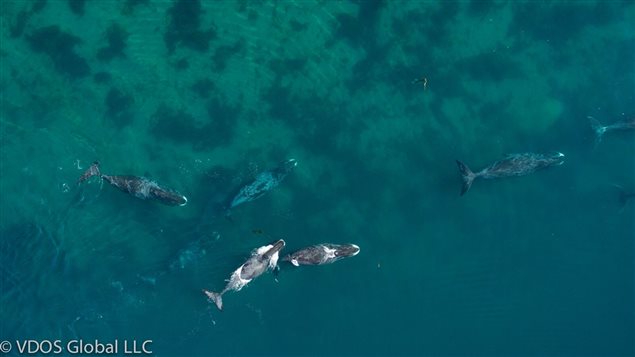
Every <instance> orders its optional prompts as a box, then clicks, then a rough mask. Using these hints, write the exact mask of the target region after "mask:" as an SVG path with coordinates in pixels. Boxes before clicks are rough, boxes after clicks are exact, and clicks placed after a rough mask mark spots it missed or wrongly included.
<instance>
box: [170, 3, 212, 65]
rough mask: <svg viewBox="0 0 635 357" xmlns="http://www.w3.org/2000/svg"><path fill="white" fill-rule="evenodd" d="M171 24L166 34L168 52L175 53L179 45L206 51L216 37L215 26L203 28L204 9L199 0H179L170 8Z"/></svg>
mask: <svg viewBox="0 0 635 357" xmlns="http://www.w3.org/2000/svg"><path fill="white" fill-rule="evenodd" d="M168 13H169V15H170V25H169V26H168V28H167V31H166V33H165V35H164V36H163V38H164V40H165V46H166V47H167V49H168V53H169V54H172V53H174V50H175V49H176V47H177V46H183V47H185V48H189V49H191V50H194V51H198V52H206V51H207V50H208V49H209V43H210V41H211V40H213V39H214V38H215V37H216V31H215V30H214V28H209V29H207V30H202V29H201V28H200V27H201V15H203V14H204V11H203V9H202V7H201V3H200V1H198V0H179V1H177V2H176V3H175V4H174V6H173V7H172V8H170V10H168Z"/></svg>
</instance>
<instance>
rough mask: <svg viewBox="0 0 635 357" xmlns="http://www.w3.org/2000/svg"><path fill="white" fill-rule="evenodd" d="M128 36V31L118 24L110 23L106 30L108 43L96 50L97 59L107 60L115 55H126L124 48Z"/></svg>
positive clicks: (121, 56)
mask: <svg viewBox="0 0 635 357" xmlns="http://www.w3.org/2000/svg"><path fill="white" fill-rule="evenodd" d="M127 38H128V32H126V30H124V29H123V27H121V26H119V25H118V24H112V25H110V27H109V28H108V30H107V31H106V39H107V41H108V45H107V46H106V47H103V48H101V49H100V50H99V51H98V52H97V59H99V60H100V61H104V62H109V61H111V60H112V59H113V58H115V57H120V58H123V57H126V55H125V54H124V50H125V49H126V39H127Z"/></svg>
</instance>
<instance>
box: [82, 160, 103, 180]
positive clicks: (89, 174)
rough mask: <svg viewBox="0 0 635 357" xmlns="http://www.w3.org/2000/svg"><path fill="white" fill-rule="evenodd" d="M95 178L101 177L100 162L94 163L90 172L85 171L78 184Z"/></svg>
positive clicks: (89, 169)
mask: <svg viewBox="0 0 635 357" xmlns="http://www.w3.org/2000/svg"><path fill="white" fill-rule="evenodd" d="M93 176H101V172H100V171H99V161H95V162H93V164H92V165H90V167H89V168H88V170H86V171H84V173H83V174H82V175H81V176H80V177H79V180H77V183H78V184H80V183H82V182H84V181H86V180H88V179H89V178H91V177H93Z"/></svg>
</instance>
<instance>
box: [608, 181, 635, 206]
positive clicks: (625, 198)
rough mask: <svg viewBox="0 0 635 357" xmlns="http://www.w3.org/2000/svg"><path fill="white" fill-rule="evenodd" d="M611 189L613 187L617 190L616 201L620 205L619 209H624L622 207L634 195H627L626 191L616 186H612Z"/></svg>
mask: <svg viewBox="0 0 635 357" xmlns="http://www.w3.org/2000/svg"><path fill="white" fill-rule="evenodd" d="M613 187H615V188H616V189H617V192H618V194H619V195H618V200H619V203H620V208H622V209H623V208H624V206H626V203H627V202H628V200H629V199H630V198H633V197H634V196H635V194H633V193H628V192H626V190H625V189H624V187H622V186H620V185H617V184H613Z"/></svg>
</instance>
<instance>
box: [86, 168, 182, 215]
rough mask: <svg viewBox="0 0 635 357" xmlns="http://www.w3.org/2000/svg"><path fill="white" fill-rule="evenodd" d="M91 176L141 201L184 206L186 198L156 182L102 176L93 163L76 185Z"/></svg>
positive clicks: (143, 178)
mask: <svg viewBox="0 0 635 357" xmlns="http://www.w3.org/2000/svg"><path fill="white" fill-rule="evenodd" d="M93 176H98V177H99V178H101V179H103V180H104V181H106V182H108V183H109V184H111V185H112V186H114V187H116V188H118V189H120V190H121V191H123V192H125V193H128V194H131V195H133V196H134V197H136V198H139V199H142V200H154V201H158V202H161V203H163V204H166V205H169V206H177V205H178V206H185V204H186V203H187V198H186V197H185V196H183V195H181V194H180V193H178V192H176V191H172V190H169V189H166V188H163V187H161V186H159V185H158V184H157V183H156V182H154V181H151V180H149V179H147V178H145V177H137V176H127V175H126V176H120V175H116V176H114V175H103V174H102V173H101V171H100V170H99V162H98V161H95V162H94V163H93V164H92V165H91V166H90V167H89V168H88V170H86V171H85V172H84V174H82V176H80V178H79V180H78V183H82V182H84V181H86V180H88V179H89V178H91V177H93Z"/></svg>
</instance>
